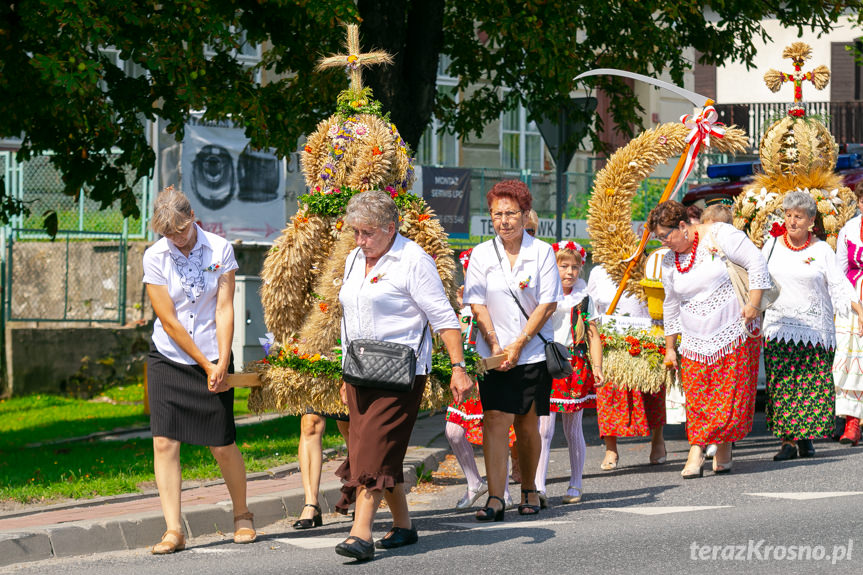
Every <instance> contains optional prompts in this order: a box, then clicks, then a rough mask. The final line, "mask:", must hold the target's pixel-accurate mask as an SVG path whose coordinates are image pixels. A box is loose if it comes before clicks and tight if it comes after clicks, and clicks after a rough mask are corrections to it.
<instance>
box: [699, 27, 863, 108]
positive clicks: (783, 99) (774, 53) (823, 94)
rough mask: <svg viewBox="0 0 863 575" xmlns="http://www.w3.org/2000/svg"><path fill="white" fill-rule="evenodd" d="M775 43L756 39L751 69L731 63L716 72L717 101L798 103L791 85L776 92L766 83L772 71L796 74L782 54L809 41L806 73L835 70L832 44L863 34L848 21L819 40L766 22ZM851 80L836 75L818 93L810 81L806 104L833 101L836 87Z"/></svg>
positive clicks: (727, 102) (805, 66)
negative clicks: (821, 68) (794, 43)
mask: <svg viewBox="0 0 863 575" xmlns="http://www.w3.org/2000/svg"><path fill="white" fill-rule="evenodd" d="M762 25H763V27H764V29H765V30H766V32H767V33H768V34H769V35H770V37H771V40H770V41H769V42H768V43H765V42H763V41H762V40H761V38H760V37H753V38H752V42H753V43H754V45H755V47H756V49H757V55H756V56H755V60H754V62H753V64H754V65H753V67H752V68H751V69H748V70H747V69H746V67H745V66H744V65H743V64H741V63H738V62H729V63H726V64H724V65H722V66H719V67H717V69H716V93H717V96H718V98H717V101H718V102H719V103H721V104H740V103H748V102H774V103H787V102H792V101H793V100H794V92H793V88H792V87H791V85H790V84H789V85H787V86H783V87H782V88H781V89H780V90H779V91H778V92H776V93H773V92H771V91H770V90H768V89H767V86H766V85H765V84H764V73H765V72H767V70H769V69H774V70H779V71H780V72H793V71H794V66H793V64H792V63H791V60H790V59H788V58H783V57H782V51H783V50H784V49H785V47H786V46H789V45H791V44H792V43H793V42H798V41H802V42H806V43H807V44H809V45H810V46H811V47H812V57H811V58H810V59H809V60H807V62H806V64H805V65H804V66H803V71H804V72H806V71H808V70H811V69H813V68H815V67H816V66H819V65H821V64H824V65H825V66H827V67H828V68H831V70H832V68H833V67H832V62H831V53H832V50H831V44H832V43H835V42H841V43H851V42H853V41H854V40H855V39H856V38H859V37H860V36H863V31H861V30H859V29H856V30H855V29H854V28H853V27H852V26H851V25H850V23H849V21H848V19H847V18H846V19H844V21H843V23H841V24H840V25H839V26H837V28H836V29H835V30H834V31H833V32H831V33H830V34H825V35H823V36H822V37H821V38H818V37H817V36H816V34H815V33H813V32H811V31H809V30H804V31H803V34H802V35H801V36H799V37H798V35H797V29H796V28H792V29H786V28H782V27H780V25H779V22H778V21H776V20H765V21H764V22H763V23H762ZM848 81H849V79H848V78H847V77H842V76H838V77H837V76H836V75H835V74H834V75H833V76H832V77H831V79H830V84H828V86H827V87H826V88H825V89H824V90H820V91H819V90H816V89H815V87H814V86H812V84H811V83H809V82H806V83H804V86H803V101H804V102H807V101H808V102H829V101H831V91H832V89H833V86H834V84H842V83H845V82H848Z"/></svg>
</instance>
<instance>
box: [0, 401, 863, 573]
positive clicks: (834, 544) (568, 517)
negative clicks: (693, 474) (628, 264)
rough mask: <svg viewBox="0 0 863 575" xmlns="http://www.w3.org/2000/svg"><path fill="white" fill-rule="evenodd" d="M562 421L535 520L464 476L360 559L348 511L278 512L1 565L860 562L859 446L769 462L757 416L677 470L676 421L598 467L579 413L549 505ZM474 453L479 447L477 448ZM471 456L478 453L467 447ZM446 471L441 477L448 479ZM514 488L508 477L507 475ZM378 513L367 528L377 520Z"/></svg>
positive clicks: (583, 568) (652, 569)
mask: <svg viewBox="0 0 863 575" xmlns="http://www.w3.org/2000/svg"><path fill="white" fill-rule="evenodd" d="M560 427H561V426H560V425H558V430H557V435H556V437H555V443H554V446H555V449H554V450H553V453H552V463H551V465H550V472H549V478H550V481H549V485H548V491H549V495H550V497H551V503H552V508H551V509H549V510H547V511H543V513H542V514H541V516H540V517H539V518H538V519H533V518H523V517H519V516H518V515H517V513H516V511H515V510H514V509H513V510H510V511H508V512H507V514H506V519H505V521H504V522H503V523H497V524H491V525H489V524H479V523H477V522H475V521H474V520H473V515H472V512H456V511H455V510H454V509H453V507H452V506H453V504H454V503H455V501H456V500H457V499H458V498H459V497H460V495H461V494H462V492H463V490H464V483H463V479H457V478H447V477H443V478H439V480H438V483H442V484H444V485H442V486H439V487H436V488H435V487H429V488H427V489H420V490H419V491H418V492H415V493H412V494H411V495H410V502H411V507H412V510H413V517H414V520H415V524H416V525H417V527H418V528H419V530H420V541H419V543H418V544H416V545H413V546H409V547H405V548H402V549H397V550H392V551H379V552H378V555H377V557H376V559H375V560H374V561H372V562H369V563H364V564H356V563H353V562H351V561H345V559H344V558H343V557H339V556H338V555H336V554H335V553H334V551H333V547H334V546H335V544H336V543H338V542H340V541H341V540H343V539H344V538H345V537H346V535H347V532H348V530H349V525H350V524H349V523H348V522H346V521H345V520H344V519H340V518H337V517H336V516H327V517H326V518H325V525H324V527H323V528H320V529H314V530H311V531H307V532H297V531H293V530H292V529H291V528H290V525H289V523H288V522H282V523H277V524H274V525H271V526H268V527H266V528H265V529H263V531H264V532H265V533H262V535H261V537H260V539H259V540H258V541H257V542H255V543H253V544H251V545H247V546H236V545H233V544H232V543H230V540H229V539H227V538H223V537H219V536H215V537H211V538H197V539H195V540H194V541H193V542H192V546H190V548H189V549H187V550H186V551H183V552H181V553H177V554H175V555H172V556H163V557H155V556H152V555H150V554H149V553H148V552H147V551H146V550H138V551H125V552H115V553H106V554H100V555H92V556H87V557H77V558H68V559H54V560H49V561H42V562H38V563H29V564H19V565H16V566H12V567H9V568H6V569H5V571H4V570H0V571H2V572H4V573H5V572H9V573H16V574H23V573H39V574H40V575H41V574H44V575H53V574H72V573H74V574H76V575H79V574H80V573H87V574H88V575H103V574H104V575H108V574H110V575H116V574H118V573H121V574H126V573H130V574H163V573H171V574H196V575H197V574H200V575H217V574H222V573H226V574H227V573H231V574H235V573H243V574H245V575H252V574H271V573H336V572H340V573H342V572H351V573H375V574H388V573H393V574H399V575H404V574H406V573H423V574H427V573H462V572H463V573H472V574H473V573H475V574H484V573H494V574H498V573H520V574H531V573H604V574H613V573H639V574H649V573H675V574H676V573H782V574H783V575H786V574H794V573H806V574H809V573H831V574H832V573H852V572H853V573H859V572H860V571H861V565H860V564H861V562H863V537H860V536H858V535H857V533H859V532H860V527H861V521H860V515H861V513H860V511H861V509H863V478H861V473H860V472H861V464H863V447H858V448H848V447H844V446H839V445H838V444H836V443H833V442H830V441H818V442H816V444H815V445H816V449H817V454H816V457H815V458H813V459H808V460H799V459H798V460H795V461H791V462H786V463H782V464H780V463H775V462H773V460H772V456H773V454H774V453H775V451H776V449H777V442H776V441H775V440H774V439H773V438H772V437H770V436H769V435H768V434H767V433H766V431H765V430H764V424H763V417H759V418H758V421H757V422H756V428H755V430H754V432H753V434H751V435H750V436H749V437H748V438H747V439H745V440H742V441H740V442H738V443H737V445H736V448H735V450H734V469H733V472H732V473H731V474H730V475H725V476H715V475H713V473H712V472H710V471H709V463H708V464H707V465H706V466H705V475H704V477H703V478H701V479H695V480H689V481H684V480H682V479H681V478H680V476H679V472H680V469H681V468H682V466H683V462H684V460H685V457H686V452H687V449H688V447H687V444H686V443H685V441H684V436H683V430H682V427H681V426H669V428H668V431H667V433H666V437H667V439H668V451H669V463H668V464H666V465H662V466H656V467H651V466H647V465H646V462H647V459H648V453H649V446H648V444H647V442H646V441H633V440H627V441H625V442H621V445H620V455H621V467H620V468H618V469H617V470H615V471H612V472H604V471H600V470H599V462H600V461H601V460H602V454H603V449H602V447H601V443H600V441H599V438H598V437H597V436H596V432H595V428H596V421H595V419H591V418H586V419H585V429H586V435H587V439H588V444H589V445H588V465H587V468H586V470H585V479H584V489H585V500H584V502H583V503H581V504H579V505H566V506H564V505H561V504H560V497H561V496H562V495H563V494H564V492H565V490H566V486H567V482H568V477H567V475H568V456H567V453H566V450H565V447H564V445H565V444H564V441H565V440H564V438H563V437H562V433H561V429H560ZM477 455H478V456H479V455H480V453H479V451H478V452H477ZM478 460H479V461H480V463H481V460H482V458H481V457H478ZM446 484H450V485H446ZM513 495H514V496H516V497H517V495H518V487H517V486H513ZM387 519H388V514H387V513H386V512H382V513H381V514H379V521H378V523H377V524H376V530H375V535H376V536H377V537H382V536H383V535H384V534H385V533H386V531H387V530H388V528H389V524H388V522H387Z"/></svg>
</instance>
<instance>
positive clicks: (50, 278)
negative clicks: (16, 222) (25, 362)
mask: <svg viewBox="0 0 863 575" xmlns="http://www.w3.org/2000/svg"><path fill="white" fill-rule="evenodd" d="M11 231H12V233H10V234H8V235H7V237H6V253H5V260H6V261H5V266H4V267H5V270H4V271H5V277H4V278H3V284H4V286H5V288H6V289H5V290H4V299H3V306H4V312H5V314H4V315H5V320H6V321H63V322H87V323H120V324H124V323H126V238H125V237H124V236H123V234H116V233H104V232H102V233H99V232H93V231H87V237H88V238H90V240H89V241H86V242H82V241H75V239H76V238H77V236H78V232H77V231H61V232H59V233H58V234H57V239H56V241H53V242H49V241H18V240H16V238H17V237H24V238H26V237H28V236H31V237H32V236H35V235H37V234H38V233H39V230H32V229H29V230H28V229H17V228H16V229H12V230H11Z"/></svg>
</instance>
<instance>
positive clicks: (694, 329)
mask: <svg viewBox="0 0 863 575" xmlns="http://www.w3.org/2000/svg"><path fill="white" fill-rule="evenodd" d="M711 235H712V236H713V237H714V238H715V240H716V242H717V243H718V244H719V247H720V248H722V251H723V252H724V253H725V256H726V257H727V258H728V259H729V260H730V261H732V262H733V263H736V264H738V265H740V266H742V267H744V268H745V269H746V271H747V272H748V273H749V288H750V289H768V288H770V285H771V284H770V275H769V274H768V272H767V262H766V261H765V260H764V257H763V256H762V255H761V252H760V251H759V250H758V248H757V247H755V244H753V243H752V242H751V241H750V240H749V238H748V237H746V234H745V233H743V232H742V231H740V230H738V229H737V228H735V227H734V226H732V225H730V224H726V223H722V222H717V223H715V224H713V225H712V228H711V232H709V233H708V234H707V237H700V238H699V242H698V248H697V250H696V252H695V264H694V265H693V267H692V268H691V269H690V270H688V271H687V272H686V273H680V272H678V271H677V268H676V266H675V263H674V262H675V252H674V251H670V252H668V253H667V254H665V256H664V257H663V258H662V285H663V287H665V302H664V303H663V306H662V310H663V316H664V322H665V334H666V335H673V334H676V333H679V334H681V341H680V353H681V355H683V357H686V358H688V359H691V360H694V361H699V362H701V363H707V364H711V363H714V362H716V361H718V360H719V359H721V358H723V357H725V356H726V355H728V354H729V353H730V352H731V351H733V350H734V349H735V348H736V347H737V346H738V345H739V344H740V343H742V342H743V341H744V339H745V338H746V337H747V334H746V329H745V327H744V325H743V321H742V319H741V314H742V310H741V308H740V303H739V302H738V301H737V296H736V295H735V293H734V288H733V287H732V285H731V278H730V277H729V276H728V269H727V268H726V266H725V263H723V261H722V259H721V258H720V257H719V256H718V255H717V253H716V252H715V248H714V247H713V243H712V239H711ZM690 258H692V254H685V255H683V254H681V255H679V258H678V259H679V261H680V266H681V267H682V268H686V267H687V266H688V265H689V263H690ZM758 321H759V320H756V321H755V322H753V323H756V324H757V323H758ZM755 327H757V325H756V326H755Z"/></svg>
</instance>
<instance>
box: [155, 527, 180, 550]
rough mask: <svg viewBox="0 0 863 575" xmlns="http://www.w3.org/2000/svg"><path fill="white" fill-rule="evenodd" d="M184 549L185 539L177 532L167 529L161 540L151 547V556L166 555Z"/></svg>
mask: <svg viewBox="0 0 863 575" xmlns="http://www.w3.org/2000/svg"><path fill="white" fill-rule="evenodd" d="M185 548H186V538H185V537H183V534H182V533H180V532H179V531H175V530H173V529H168V530H167V531H165V534H164V535H162V540H161V541H159V542H158V543H156V544H155V545H153V550H152V552H153V555H167V554H169V553H173V552H174V551H182V550H183V549H185Z"/></svg>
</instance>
